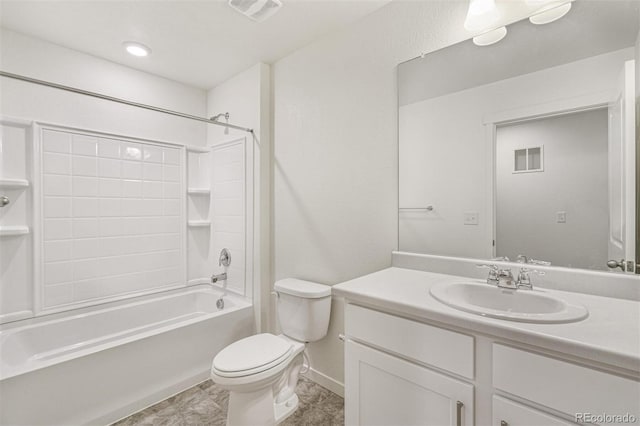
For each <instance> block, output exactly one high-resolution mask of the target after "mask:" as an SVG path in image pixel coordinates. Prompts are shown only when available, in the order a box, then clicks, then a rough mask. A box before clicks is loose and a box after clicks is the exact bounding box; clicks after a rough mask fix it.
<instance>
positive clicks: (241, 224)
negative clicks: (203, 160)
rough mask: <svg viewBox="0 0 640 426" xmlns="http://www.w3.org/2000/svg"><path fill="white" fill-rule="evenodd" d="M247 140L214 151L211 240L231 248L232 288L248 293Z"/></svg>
mask: <svg viewBox="0 0 640 426" xmlns="http://www.w3.org/2000/svg"><path fill="white" fill-rule="evenodd" d="M245 198H246V197H245V140H244V139H241V140H239V141H237V142H233V143H230V144H224V145H221V146H219V147H215V146H214V147H213V148H212V150H211V217H212V221H211V243H212V253H213V256H214V257H215V259H217V256H218V253H220V251H221V250H222V249H223V248H225V247H226V248H228V249H229V250H230V251H231V258H232V261H231V265H230V266H229V271H228V275H229V278H228V287H229V288H230V289H232V290H234V291H237V292H239V293H241V294H244V293H245V271H246V264H245V223H246V220H245V219H246V218H245Z"/></svg>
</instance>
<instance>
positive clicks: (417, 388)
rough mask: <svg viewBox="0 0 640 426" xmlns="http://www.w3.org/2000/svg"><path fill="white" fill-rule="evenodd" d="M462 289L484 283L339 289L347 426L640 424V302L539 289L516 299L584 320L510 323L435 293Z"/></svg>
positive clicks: (373, 279)
mask: <svg viewBox="0 0 640 426" xmlns="http://www.w3.org/2000/svg"><path fill="white" fill-rule="evenodd" d="M461 281H465V282H474V281H475V282H477V283H478V284H481V283H482V282H483V281H482V280H474V279H471V278H465V277H459V276H453V275H445V274H437V273H431V272H424V271H419V270H411V269H404V268H389V269H385V270H382V271H380V272H376V273H373V274H370V275H367V276H364V277H361V278H357V279H354V280H351V281H348V282H345V283H342V284H339V285H336V286H334V287H333V292H334V295H336V296H341V297H344V298H345V395H346V400H345V424H346V425H418V424H419V425H437V426H441V425H467V426H468V425H474V424H475V425H482V426H484V425H495V426H516V425H518V426H546V425H570V424H576V423H578V424H580V423H583V424H584V423H587V424H590V423H595V424H625V423H629V422H631V424H633V419H634V418H635V422H640V303H639V302H637V301H632V300H625V299H615V298H609V297H601V296H594V295H588V294H581V293H572V292H564V291H555V290H546V289H542V288H536V287H535V285H534V289H533V290H516V291H533V292H538V293H539V294H540V295H547V296H551V297H554V298H557V299H560V300H562V301H564V302H566V303H568V304H570V305H575V306H584V307H585V308H586V309H587V311H588V316H587V317H586V318H584V319H582V320H579V321H574V322H566V323H528V322H519V321H509V320H504V319H496V318H489V317H486V316H481V315H477V314H473V313H468V312H464V311H462V310H459V309H454V308H453V307H450V306H447V305H446V304H444V303H441V302H440V301H438V300H436V299H435V298H434V297H433V296H432V295H431V294H430V289H431V288H432V287H434V286H436V285H440V286H442V285H445V284H446V283H447V282H450V283H459V282H461ZM484 285H487V284H484ZM580 416H582V417H580ZM602 416H609V417H608V418H603V417H602ZM581 420H582V421H581Z"/></svg>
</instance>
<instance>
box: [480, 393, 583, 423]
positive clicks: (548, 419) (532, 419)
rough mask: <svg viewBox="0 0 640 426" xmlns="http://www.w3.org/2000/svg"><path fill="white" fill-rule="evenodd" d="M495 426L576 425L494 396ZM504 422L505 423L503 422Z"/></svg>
mask: <svg viewBox="0 0 640 426" xmlns="http://www.w3.org/2000/svg"><path fill="white" fill-rule="evenodd" d="M492 413H493V421H492V423H491V424H492V425H493V426H540V425H545V426H574V425H575V423H571V422H568V421H566V420H563V419H559V418H558V417H556V416H552V415H551V414H547V413H545V412H542V411H540V410H536V409H535V408H531V407H527V406H526V405H522V404H519V403H517V402H514V401H510V400H508V399H506V398H502V397H499V396H495V395H494V396H493V406H492ZM503 422H504V423H503Z"/></svg>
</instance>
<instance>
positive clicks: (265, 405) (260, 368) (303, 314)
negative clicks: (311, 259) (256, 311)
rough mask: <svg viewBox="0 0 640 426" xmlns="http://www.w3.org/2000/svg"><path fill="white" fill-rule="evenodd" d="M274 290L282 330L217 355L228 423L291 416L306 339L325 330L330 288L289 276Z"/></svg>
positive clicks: (216, 373) (216, 376) (215, 376)
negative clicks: (225, 399) (225, 391)
mask: <svg viewBox="0 0 640 426" xmlns="http://www.w3.org/2000/svg"><path fill="white" fill-rule="evenodd" d="M275 290H276V293H277V295H278V301H277V310H278V317H279V319H280V324H281V328H282V331H283V334H281V335H274V334H270V333H261V334H256V335H254V336H250V337H246V338H244V339H241V340H238V341H237V342H234V343H232V344H231V345H229V346H227V347H226V348H224V349H223V350H221V351H220V352H219V353H218V354H217V355H216V356H215V358H214V359H213V363H212V366H211V379H212V380H213V382H214V383H216V384H217V385H218V386H219V387H221V388H222V389H226V390H228V391H229V392H230V393H229V407H228V411H227V425H230V426H245V425H246V426H249V425H250V426H259V425H275V424H278V423H280V422H282V421H283V420H284V419H286V418H287V417H288V416H290V415H291V414H293V412H294V411H295V410H296V408H297V407H298V396H297V395H296V393H295V387H296V384H297V383H298V378H299V375H300V371H301V369H302V368H303V364H304V350H305V345H306V342H311V341H316V340H319V339H321V338H323V337H324V336H325V335H326V334H327V329H328V325H329V314H330V310H331V287H329V286H325V285H322V284H317V283H312V282H309V281H302V280H297V279H286V280H281V281H278V282H276V284H275Z"/></svg>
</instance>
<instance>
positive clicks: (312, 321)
mask: <svg viewBox="0 0 640 426" xmlns="http://www.w3.org/2000/svg"><path fill="white" fill-rule="evenodd" d="M274 289H275V291H276V293H277V294H278V301H277V311H278V319H279V320H280V328H281V329H282V333H283V334H284V335H285V336H288V337H291V338H292V339H295V340H298V341H300V342H315V341H316V340H320V339H322V338H323V337H324V336H326V335H327V329H328V328H329V316H330V313H331V287H330V286H328V285H324V284H318V283H314V282H310V281H304V280H298V279H295V278H286V279H283V280H279V281H276V283H275V286H274Z"/></svg>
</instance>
